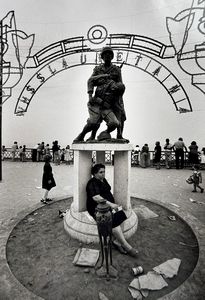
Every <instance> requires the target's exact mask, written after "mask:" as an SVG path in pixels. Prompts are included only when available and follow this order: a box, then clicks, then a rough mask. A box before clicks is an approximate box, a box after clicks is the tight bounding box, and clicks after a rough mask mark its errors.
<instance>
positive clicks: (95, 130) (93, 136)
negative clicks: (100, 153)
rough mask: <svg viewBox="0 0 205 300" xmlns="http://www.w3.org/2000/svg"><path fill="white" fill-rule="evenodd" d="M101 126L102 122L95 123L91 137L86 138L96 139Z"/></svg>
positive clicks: (89, 139)
mask: <svg viewBox="0 0 205 300" xmlns="http://www.w3.org/2000/svg"><path fill="white" fill-rule="evenodd" d="M99 128H100V124H95V125H93V129H92V131H91V135H90V137H89V138H88V139H87V140H86V142H87V141H92V140H95V137H96V133H97V131H98V129H99Z"/></svg>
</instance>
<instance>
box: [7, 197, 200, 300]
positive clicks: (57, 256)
mask: <svg viewBox="0 0 205 300" xmlns="http://www.w3.org/2000/svg"><path fill="white" fill-rule="evenodd" d="M71 201H72V198H69V199H67V200H60V201H56V202H53V203H51V204H49V205H45V206H42V207H41V208H39V209H37V210H35V211H34V212H32V213H31V214H29V215H27V216H26V217H25V218H24V219H22V220H21V221H20V222H19V223H18V224H17V225H16V226H15V227H14V229H13V230H12V232H11V234H10V236H9V238H8V241H7V247H6V251H7V262H8V264H9V267H10V269H11V271H12V273H13V274H14V275H15V277H16V278H17V279H18V280H19V282H20V283H21V284H22V285H24V286H25V287H26V288H27V289H28V290H30V291H31V292H33V293H34V294H36V295H38V296H40V297H42V298H44V299H49V300H62V299H68V300H84V299H88V300H96V299H98V295H99V292H102V293H103V294H104V295H105V296H107V298H108V299H109V300H116V299H118V300H125V299H126V300H129V299H130V300H131V299H133V298H132V297H131V295H130V293H129V291H128V286H129V284H130V282H131V281H132V280H133V279H134V277H133V275H132V272H131V268H132V267H136V266H138V265H141V266H143V268H144V272H145V273H147V272H148V271H151V270H152V268H153V267H155V266H157V265H159V264H161V263H163V262H165V261H166V260H168V259H172V258H179V259H181V265H180V268H179V272H178V275H177V276H175V277H173V278H172V279H166V282H167V283H168V287H165V288H163V289H162V290H159V291H150V293H149V296H148V297H147V298H146V299H147V300H155V299H158V298H160V297H161V296H163V295H166V294H168V293H170V292H171V291H173V290H174V289H176V288H177V287H179V286H180V285H181V284H182V283H183V282H184V281H185V280H186V279H187V278H188V277H189V275H190V274H191V273H192V271H193V270H194V268H195V266H196V263H197V259H198V251H199V249H198V243H197V239H196V237H195V235H194V234H193V232H192V230H191V229H190V227H189V226H188V225H187V224H186V223H185V222H184V221H183V220H182V219H181V218H180V217H179V216H178V215H176V214H175V213H173V212H171V211H170V210H167V209H166V208H164V207H162V206H160V205H157V204H156V203H152V202H149V201H145V200H142V199H138V198H132V206H133V209H134V210H135V211H138V213H139V225H138V230H137V232H136V233H135V235H134V236H132V238H131V239H130V243H131V244H132V245H133V246H134V247H136V248H137V249H138V250H139V257H138V258H137V259H136V258H132V257H129V256H128V255H122V254H120V253H118V252H117V251H116V250H113V265H114V266H115V268H116V269H117V270H118V274H119V276H118V278H117V279H111V280H110V281H106V279H99V278H98V277H97V276H96V274H95V270H94V268H90V269H88V270H86V268H84V267H77V266H74V265H73V264H72V261H73V258H74V256H75V253H76V251H77V249H78V248H79V247H80V246H83V247H87V248H92V249H100V246H99V244H97V245H94V244H89V245H82V244H80V243H79V242H78V241H76V240H74V239H71V238H70V237H69V235H68V234H67V233H66V232H65V231H64V227H63V220H62V219H60V218H59V216H58V210H59V209H60V210H65V209H67V208H69V206H70V204H71ZM143 207H145V208H148V209H149V210H151V211H152V212H154V213H155V214H157V215H158V217H154V218H147V217H149V216H147V215H143ZM139 208H140V210H139ZM145 211H146V209H145ZM170 216H174V217H175V220H171V219H173V218H171V219H170V218H169V217H170ZM88 271H89V272H88ZM87 272H88V273H87Z"/></svg>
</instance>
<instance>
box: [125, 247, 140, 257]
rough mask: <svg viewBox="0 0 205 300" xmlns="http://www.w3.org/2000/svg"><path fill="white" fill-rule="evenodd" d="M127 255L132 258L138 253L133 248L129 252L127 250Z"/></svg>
mask: <svg viewBox="0 0 205 300" xmlns="http://www.w3.org/2000/svg"><path fill="white" fill-rule="evenodd" d="M127 254H128V255H130V256H132V257H137V256H138V254H139V252H138V251H137V250H136V249H135V248H131V249H130V250H127Z"/></svg>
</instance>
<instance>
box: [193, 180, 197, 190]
mask: <svg viewBox="0 0 205 300" xmlns="http://www.w3.org/2000/svg"><path fill="white" fill-rule="evenodd" d="M196 186H197V185H196V183H195V182H194V191H196Z"/></svg>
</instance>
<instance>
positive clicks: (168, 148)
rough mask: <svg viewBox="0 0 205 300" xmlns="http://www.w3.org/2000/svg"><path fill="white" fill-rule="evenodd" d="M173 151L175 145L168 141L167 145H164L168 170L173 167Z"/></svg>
mask: <svg viewBox="0 0 205 300" xmlns="http://www.w3.org/2000/svg"><path fill="white" fill-rule="evenodd" d="M172 149H173V145H172V144H171V143H170V142H169V139H166V144H165V145H164V151H165V164H166V168H167V169H171V167H172Z"/></svg>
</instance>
